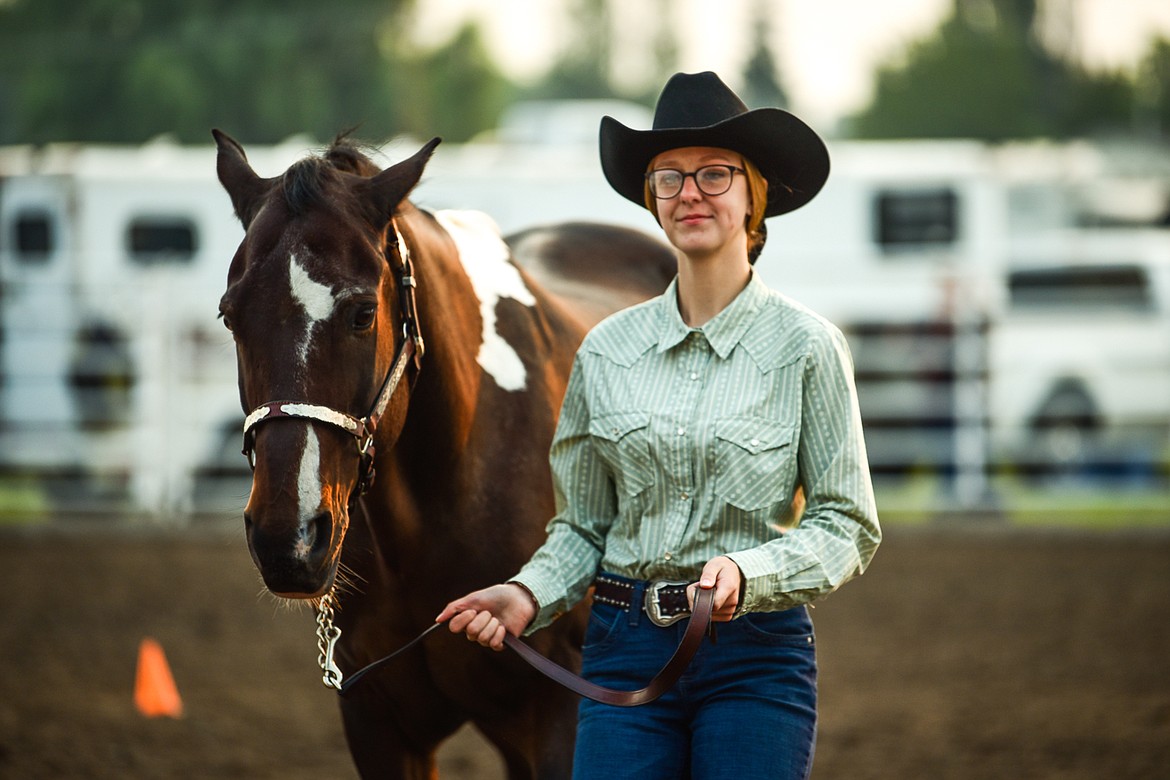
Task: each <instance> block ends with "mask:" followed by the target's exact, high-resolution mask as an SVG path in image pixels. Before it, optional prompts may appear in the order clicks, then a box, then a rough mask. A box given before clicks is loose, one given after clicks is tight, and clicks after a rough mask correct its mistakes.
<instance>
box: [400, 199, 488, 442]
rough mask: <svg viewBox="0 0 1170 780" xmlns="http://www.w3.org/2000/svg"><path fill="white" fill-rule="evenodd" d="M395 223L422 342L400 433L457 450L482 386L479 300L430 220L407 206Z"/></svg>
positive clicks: (448, 243)
mask: <svg viewBox="0 0 1170 780" xmlns="http://www.w3.org/2000/svg"><path fill="white" fill-rule="evenodd" d="M400 219H401V221H400V224H399V227H400V229H403V228H404V231H403V232H404V233H406V240H407V242H408V244H409V245H410V246H411V247H412V248H411V254H412V258H413V264H414V274H415V276H416V278H417V280H418V287H417V289H416V298H417V308H418V320H419V322H418V326H419V332H420V334H421V335H422V338H423V341H424V344H425V354H424V355H423V357H422V359H421V371H420V374H419V377H418V382H417V384H416V387H415V389H414V391H413V392H412V394H411V402H410V411H409V413H408V416H407V428H408V429H409V430H404V434H409V433H410V432H412V431H419V432H420V433H421V434H422V435H425V437H426V438H427V440H428V444H427V448H428V449H445V448H448V447H457V446H459V445H461V444H462V443H463V441H464V439H465V437H466V435H467V432H468V431H469V430H470V428H471V423H472V421H473V418H474V415H475V410H476V402H477V398H478V396H479V388H480V383H481V382H482V372H481V371H480V368H479V365H478V364H477V362H476V354H475V349H476V347H477V345H478V344H479V338H480V333H479V308H478V301H477V299H476V297H475V292H474V290H473V289H472V287H471V283H470V281H469V280H468V278H467V276H466V274H465V273H464V272H463V270H462V267H461V265H460V261H459V257H458V254H457V251H456V249H455V246H454V244H453V242H452V241H451V240H450V238H449V237H448V236H447V235H446V233H445V232H444V231H443V230H442V228H441V227H440V226H439V225H438V224H437V223H435V221H434V220H433V218H432V217H430V215H428V214H425V213H423V212H420V211H418V210H417V209H414V208H413V207H411V208H409V209H407V210H405V211H404V216H403V217H402V218H400Z"/></svg>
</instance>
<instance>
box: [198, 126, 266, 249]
mask: <svg viewBox="0 0 1170 780" xmlns="http://www.w3.org/2000/svg"><path fill="white" fill-rule="evenodd" d="M211 134H212V135H213V136H215V145H216V147H218V149H219V153H218V155H217V156H216V160H215V172H216V173H217V174H218V175H219V183H220V184H222V185H223V188H224V189H225V190H227V193H228V195H229V196H230V197H231V199H232V207H233V208H235V210H236V216H237V217H239V218H240V222H241V223H243V225H244V228H245V229H246V228H247V227H248V225H249V224H251V222H252V219H253V218H254V217H255V216H256V212H258V211H259V210H260V206H261V204H262V203H263V200H264V196H265V195H266V194H267V192H268V188H269V186H270V185H271V184H272V181H271V180H270V179H263V178H261V177H260V176H257V175H256V172H255V171H253V170H252V166H251V165H249V164H248V156H247V155H246V154H244V147H242V146H240V144H239V142H237V141H236V139H234V138H232V137H231V136H230V135H228V134H227V133H225V132H223V131H221V130H212V131H211Z"/></svg>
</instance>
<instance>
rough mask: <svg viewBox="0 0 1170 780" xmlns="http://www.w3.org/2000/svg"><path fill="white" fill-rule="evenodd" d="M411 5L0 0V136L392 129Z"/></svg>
mask: <svg viewBox="0 0 1170 780" xmlns="http://www.w3.org/2000/svg"><path fill="white" fill-rule="evenodd" d="M407 2H409V0H348V1H347V2H345V3H344V4H342V3H337V4H328V3H321V2H319V1H318V0H186V1H185V2H167V3H151V2H144V1H143V0H88V1H87V2H84V3H78V2H76V0H7V2H2V1H0V143H43V142H49V141H90V142H139V141H143V140H146V139H149V138H151V137H153V136H156V135H160V134H169V135H172V136H174V137H176V138H177V139H179V140H181V141H199V142H202V141H206V139H207V132H208V128H210V127H212V126H220V127H223V128H225V129H227V130H229V131H230V132H232V133H233V134H236V135H238V136H239V137H241V138H242V139H244V140H246V141H250V142H253V143H255V142H273V141H277V140H280V139H281V138H284V137H286V136H288V135H291V134H294V133H302V132H307V133H309V134H311V135H314V136H316V137H318V138H328V137H331V136H332V135H333V134H334V133H335V132H336V131H337V130H338V129H340V128H344V127H347V126H353V125H361V127H362V132H363V134H366V135H389V134H390V133H392V132H395V131H397V130H398V129H399V127H400V124H401V123H400V120H399V117H400V115H401V113H402V112H401V107H400V105H399V103H398V101H396V99H395V98H396V96H395V95H394V93H393V86H394V80H393V79H392V71H393V65H394V56H395V54H396V51H395V50H394V47H393V41H394V40H395V39H394V37H393V36H390V35H386V34H384V31H385V30H386V29H387V28H388V27H391V26H393V25H394V23H395V22H396V21H397V20H398V19H399V16H400V11H401V10H402V8H403V7H404V5H405V4H406V3H407ZM388 41H389V42H390V45H389V46H388V45H387V42H388Z"/></svg>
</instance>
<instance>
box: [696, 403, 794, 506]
mask: <svg viewBox="0 0 1170 780" xmlns="http://www.w3.org/2000/svg"><path fill="white" fill-rule="evenodd" d="M793 435H794V431H793V426H792V425H791V424H786V423H781V422H776V421H775V420H769V419H767V418H765V417H755V416H739V417H723V418H720V419H717V420H716V421H715V494H716V495H717V496H719V497H720V498H722V499H723V500H724V501H726V502H727V503H729V504H731V505H733V506H736V507H738V508H740V509H744V510H747V511H749V512H750V511H755V510H757V509H763V508H764V507H768V506H772V505H773V504H776V503H778V502H780V501H782V500H784V499H785V498H786V497H787V495H788V493H789V490H790V488H791V482H792V480H793V479H794V478H795V465H796V464H795V455H794V452H795V448H794V447H793V446H792V438H793Z"/></svg>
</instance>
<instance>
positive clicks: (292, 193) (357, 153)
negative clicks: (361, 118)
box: [281, 131, 381, 215]
mask: <svg viewBox="0 0 1170 780" xmlns="http://www.w3.org/2000/svg"><path fill="white" fill-rule="evenodd" d="M350 132H352V131H345V132H343V133H339V134H338V135H337V137H336V138H334V139H333V143H331V144H330V145H329V146H328V147H327V148H326V149H325V151H324V152H322V153H320V154H315V155H312V156H310V157H306V158H304V159H302V160H298V161H297V162H295V163H293V164H292V165H291V166H289V168H288V170H287V171H285V172H284V175H283V176H282V177H281V191H282V192H283V194H284V202H285V204H286V205H287V206H288V208H289V211H291V212H292V213H293V214H297V215H301V214H304V213H305V212H306V211H308V210H309V209H312V208H314V207H317V206H321V205H322V204H324V203H325V202H326V201H327V199H328V196H327V194H326V193H328V192H330V191H334V192H336V191H337V189H338V185H339V184H340V181H341V174H350V175H353V176H373V175H375V174H377V173H380V172H381V169H380V168H378V166H377V165H375V164H374V162H373V161H372V160H371V159H370V157H369V154H368V153H367V150H369V151H372V147H370V146H368V145H366V144H362V143H359V142H357V141H354V140H352V139H351V138H350V137H349V136H350Z"/></svg>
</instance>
